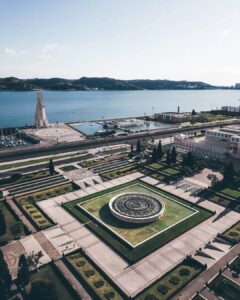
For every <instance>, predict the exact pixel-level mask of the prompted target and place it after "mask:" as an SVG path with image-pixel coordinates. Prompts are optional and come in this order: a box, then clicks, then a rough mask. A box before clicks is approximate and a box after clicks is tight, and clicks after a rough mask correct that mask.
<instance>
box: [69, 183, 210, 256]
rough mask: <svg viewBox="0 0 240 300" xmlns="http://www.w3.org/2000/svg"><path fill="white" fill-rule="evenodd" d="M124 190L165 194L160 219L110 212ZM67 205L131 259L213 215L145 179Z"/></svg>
mask: <svg viewBox="0 0 240 300" xmlns="http://www.w3.org/2000/svg"><path fill="white" fill-rule="evenodd" d="M123 192H144V193H148V194H150V195H155V196H158V197H161V198H162V199H163V201H164V204H165V211H164V214H163V215H162V217H161V218H160V219H159V220H157V221H154V222H152V223H148V224H141V225H140V224H128V223H126V222H123V221H120V220H118V219H116V218H115V217H114V216H112V215H111V213H110V210H109V208H108V202H109V201H110V199H111V198H112V197H114V196H115V195H118V194H120V193H123ZM64 207H65V208H66V209H67V210H68V211H69V212H70V213H71V214H73V215H74V216H75V217H76V218H77V219H79V220H80V221H81V222H82V223H86V226H87V227H88V228H90V229H91V230H92V231H93V232H94V233H95V234H97V235H98V236H100V237H101V238H102V239H103V240H105V241H106V242H107V243H108V244H110V246H111V247H112V248H114V249H115V250H116V251H118V252H119V253H120V255H122V256H124V257H125V258H126V259H127V260H129V261H130V262H135V261H137V260H139V259H140V258H142V257H144V256H145V255H147V254H149V253H151V252H152V251H153V250H155V249H157V248H159V247H161V246H163V245H164V244H166V243H167V242H169V241H171V240H173V239H174V238H176V237H177V236H179V235H180V234H182V233H183V232H186V231H187V230H189V229H190V228H192V227H194V226H196V225H198V224H199V223H201V222H202V221H204V220H206V219H207V218H209V217H210V216H211V215H212V213H211V212H209V211H207V210H205V209H203V208H201V207H199V206H197V205H195V204H192V203H189V202H187V201H185V200H183V199H181V198H178V197H174V196H172V195H170V194H169V193H167V192H164V191H162V190H160V189H158V188H156V187H153V186H151V185H148V184H146V183H143V182H141V181H134V182H129V183H127V184H124V185H121V186H117V187H114V188H111V189H108V190H105V191H101V192H98V193H96V194H93V195H89V196H86V197H83V198H81V199H77V200H74V201H71V202H69V203H65V204H64ZM90 221H91V222H90Z"/></svg>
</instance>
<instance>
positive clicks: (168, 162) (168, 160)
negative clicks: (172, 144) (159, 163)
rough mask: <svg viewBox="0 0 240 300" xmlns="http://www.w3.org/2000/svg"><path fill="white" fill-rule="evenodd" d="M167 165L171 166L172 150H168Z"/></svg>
mask: <svg viewBox="0 0 240 300" xmlns="http://www.w3.org/2000/svg"><path fill="white" fill-rule="evenodd" d="M166 164H167V165H168V166H169V165H170V164H171V153H170V150H169V149H168V150H167V154H166Z"/></svg>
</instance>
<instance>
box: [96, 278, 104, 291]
mask: <svg viewBox="0 0 240 300" xmlns="http://www.w3.org/2000/svg"><path fill="white" fill-rule="evenodd" d="M104 283H105V281H103V280H98V281H94V282H93V284H94V286H95V288H97V289H99V288H100V287H102V286H104Z"/></svg>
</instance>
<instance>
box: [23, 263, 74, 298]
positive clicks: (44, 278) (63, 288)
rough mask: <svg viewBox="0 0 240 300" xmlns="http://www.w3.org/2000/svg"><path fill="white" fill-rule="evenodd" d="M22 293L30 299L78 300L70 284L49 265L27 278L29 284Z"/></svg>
mask: <svg viewBox="0 0 240 300" xmlns="http://www.w3.org/2000/svg"><path fill="white" fill-rule="evenodd" d="M24 292H25V293H26V296H27V297H30V299H34V300H35V299H36V297H37V298H38V299H40V300H41V299H42V300H43V299H45V297H48V298H47V299H49V300H50V299H51V300H66V299H67V300H75V299H79V298H78V296H77V295H76V293H75V292H74V290H73V288H72V287H71V286H70V284H69V283H68V282H67V281H66V279H64V278H63V277H62V275H61V273H59V271H58V270H57V268H56V267H55V266H54V264H52V263H50V264H48V265H45V266H43V267H41V268H39V269H38V270H36V271H35V272H32V273H31V274H30V276H29V282H28V284H26V285H25V286H24ZM44 295H45V297H44Z"/></svg>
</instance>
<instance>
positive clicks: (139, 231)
mask: <svg viewBox="0 0 240 300" xmlns="http://www.w3.org/2000/svg"><path fill="white" fill-rule="evenodd" d="M126 192H143V193H147V194H149V195H152V196H159V195H161V194H159V193H156V191H155V190H152V189H151V188H147V187H146V186H144V185H141V184H139V183H136V184H133V185H130V186H128V187H125V188H123V189H121V190H120V189H118V190H116V191H114V192H110V193H108V194H105V195H103V196H100V197H97V198H92V199H91V200H89V201H87V202H85V203H82V204H81V207H83V208H84V209H85V210H87V211H88V213H89V214H91V215H93V216H94V217H95V218H97V219H98V220H99V221H100V222H103V223H104V224H105V225H106V226H108V227H110V228H111V229H112V230H113V232H115V233H116V234H118V235H120V236H121V237H122V238H123V239H125V240H127V241H128V242H129V243H130V244H132V245H133V246H136V245H137V244H139V243H141V242H143V241H144V240H146V239H148V238H150V237H151V236H154V235H156V234H158V233H160V232H161V231H163V230H165V229H166V228H168V227H169V226H173V225H174V224H176V223H177V222H180V221H182V220H183V219H185V218H187V217H189V216H191V215H192V214H194V213H195V212H196V211H195V210H193V209H192V208H188V207H185V206H183V205H182V204H181V203H180V204H179V203H177V202H175V201H173V200H172V199H168V198H166V197H165V196H161V198H162V200H163V201H164V203H165V211H164V214H163V216H162V217H161V218H160V220H158V221H155V222H153V223H150V224H146V225H138V224H131V225H129V224H126V223H124V222H121V221H118V220H116V218H114V217H113V216H112V215H111V213H110V211H109V208H108V202H109V201H110V199H111V198H112V197H114V196H115V195H117V194H119V193H126ZM176 212H178V213H177V214H176Z"/></svg>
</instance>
